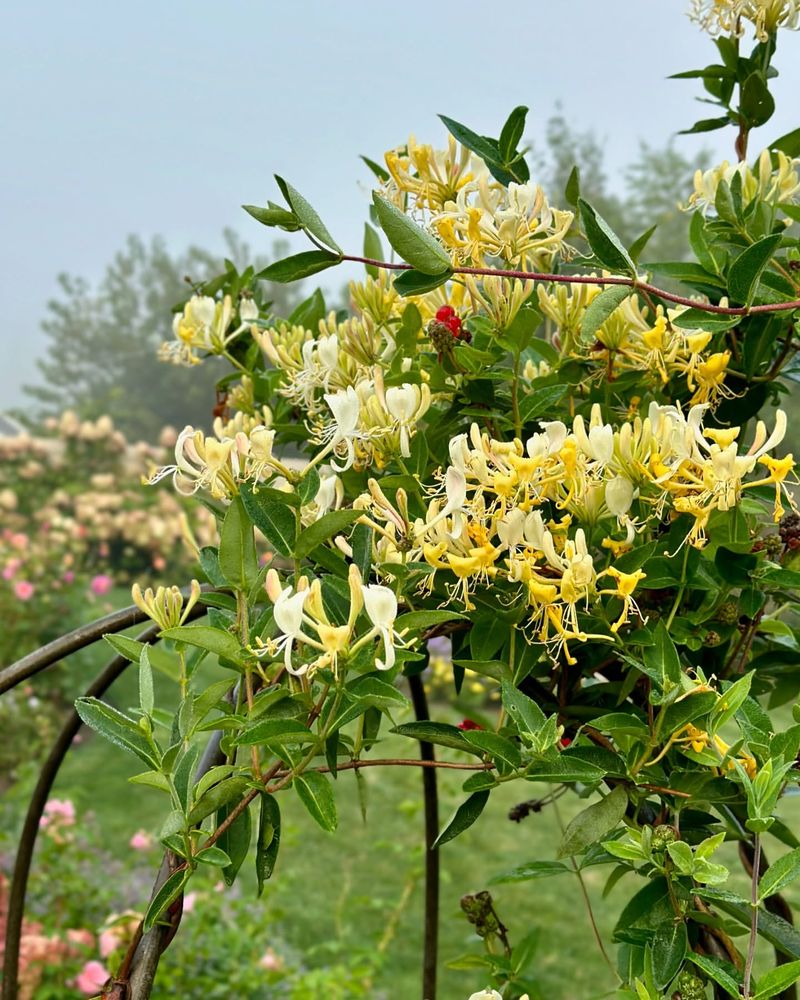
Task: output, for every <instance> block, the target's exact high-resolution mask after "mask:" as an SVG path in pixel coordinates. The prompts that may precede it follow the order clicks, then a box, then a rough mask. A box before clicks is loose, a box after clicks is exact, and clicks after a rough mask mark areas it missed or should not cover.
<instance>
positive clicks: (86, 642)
mask: <svg viewBox="0 0 800 1000" xmlns="http://www.w3.org/2000/svg"><path fill="white" fill-rule="evenodd" d="M188 593H189V590H188V588H187V589H186V590H185V591H184V594H185V595H188ZM206 610H207V609H206V608H205V606H204V605H202V604H197V605H195V607H193V608H192V609H191V611H190V612H189V615H187V621H189V620H193V619H196V618H201V617H202V616H203V615H205V614H206ZM146 620H147V616H146V615H145V614H144V613H143V612H142V611H140V610H139V608H137V607H136V606H135V605H134V606H131V607H128V608H123V609H122V610H121V611H115V612H113V613H112V614H110V615H106V616H104V617H103V618H98V619H97V620H96V621H93V622H91V623H89V624H88V625H82V626H80V627H79V628H77V629H74V630H73V631H72V632H68V633H67V634H66V635H64V636H60V637H59V638H58V639H55V640H53V642H50V643H48V644H47V645H46V646H42V647H41V649H38V650H35V651H34V652H33V653H30V654H28V655H27V656H25V657H23V658H22V659H20V660H18V661H17V662H16V663H13V664H11V666H9V667H6V668H5V669H4V670H2V671H0V694H3V693H5V692H6V691H9V690H11V689H12V688H14V687H16V685H18V684H20V683H22V681H24V680H27V679H28V678H29V677H32V676H34V675H35V674H37V673H40V672H41V671H43V670H46V669H47V668H48V667H50V666H52V665H53V664H55V663H57V662H59V661H60V660H61V659H63V658H64V657H66V656H69V655H70V654H71V653H74V652H77V651H78V650H80V649H84V648H86V647H87V646H90V645H92V644H93V643H95V642H98V641H99V640H100V639H102V638H103V636H104V635H108V634H110V633H115V632H122V631H124V630H125V629H127V628H130V627H131V626H133V625H137V624H140V623H141V622H142V621H146ZM158 632H159V628H158V626H157V625H151V626H150V627H149V628H147V629H145V631H144V632H142V633H141V634H140V635H139V636H137V640H138V641H139V642H143V643H147V644H151V643H153V642H156V641H157V639H158ZM128 663H129V661H128V660H127V659H126V658H125V657H122V656H115V657H114V658H113V659H112V660H111V661H110V662H109V663H108V665H107V666H106V668H105V669H104V670H103V672H102V673H101V674H100V675H99V676H98V677H97V678H96V679H95V681H94V682H93V683H92V684H91V685H90V686H89V688H88V689H87V691H86V695H87V696H88V697H99V696H100V695H102V694H104V693H105V692H106V691H107V690H108V688H109V687H110V686H111V685H112V684H113V683H114V681H115V680H116V679H117V678H118V677H119V675H120V674H121V673H122V672H123V671H124V670H125V668H126V667H127V666H128ZM82 725H83V723H82V721H81V719H80V717H79V716H78V713H77V712H76V711H75V710H74V709H72V710H71V711H70V714H69V716H68V718H67V720H66V722H65V723H64V725H63V727H62V729H61V731H60V732H59V734H58V737H57V739H56V741H55V743H54V744H53V746H52V748H51V750H50V753H49V754H48V757H47V760H46V761H45V763H44V764H43V766H42V769H41V772H40V774H39V779H38V781H37V783H36V787H35V789H34V791H33V794H32V796H31V799H30V802H29V804H28V810H27V813H26V816H25V821H24V823H23V827H22V832H21V834H20V839H19V846H18V848H17V855H16V858H15V862H14V872H13V875H12V881H11V887H10V891H9V899H8V914H7V922H6V937H5V948H4V956H3V984H2V985H3V992H2V1000H17V995H18V978H19V952H20V941H21V934H22V921H23V916H24V911H25V898H26V894H27V887H28V877H29V874H30V870H31V862H32V860H33V852H34V848H35V845H36V837H37V834H38V832H39V821H40V819H41V817H42V815H43V814H44V807H45V803H46V802H47V799H48V797H49V794H50V791H51V789H52V787H53V784H54V782H55V779H56V777H57V775H58V772H59V770H60V768H61V765H62V763H63V761H64V759H65V757H66V755H67V753H68V751H69V749H70V747H71V746H72V742H73V740H74V738H75V735H76V734H77V733H78V731H79V730H80V728H81V726H82Z"/></svg>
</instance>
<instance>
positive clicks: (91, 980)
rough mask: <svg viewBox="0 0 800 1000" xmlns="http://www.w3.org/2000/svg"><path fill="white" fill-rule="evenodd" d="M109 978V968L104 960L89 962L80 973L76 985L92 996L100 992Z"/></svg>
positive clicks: (86, 994)
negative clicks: (104, 963)
mask: <svg viewBox="0 0 800 1000" xmlns="http://www.w3.org/2000/svg"><path fill="white" fill-rule="evenodd" d="M108 978H109V972H108V969H107V968H106V967H105V966H104V965H103V963H102V962H97V961H92V962H87V963H86V965H84V967H83V968H82V969H81V971H80V973H79V974H78V978H77V979H76V980H75V985H76V986H77V988H78V989H79V990H80V991H81V993H83V994H84V995H85V996H87V997H90V996H94V995H95V993H99V992H100V990H101V989H102V988H103V986H104V985H105V983H106V980H107V979H108Z"/></svg>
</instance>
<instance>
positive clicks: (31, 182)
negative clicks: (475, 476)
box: [0, 0, 800, 410]
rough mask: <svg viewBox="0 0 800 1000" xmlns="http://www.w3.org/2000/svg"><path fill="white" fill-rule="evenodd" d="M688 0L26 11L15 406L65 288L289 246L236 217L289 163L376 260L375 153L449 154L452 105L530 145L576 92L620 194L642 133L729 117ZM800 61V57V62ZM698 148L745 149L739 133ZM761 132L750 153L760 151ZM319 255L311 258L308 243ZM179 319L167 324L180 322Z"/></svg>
mask: <svg viewBox="0 0 800 1000" xmlns="http://www.w3.org/2000/svg"><path fill="white" fill-rule="evenodd" d="M686 6H687V0H604V2H603V3H602V4H601V3H597V2H596V0H569V2H567V0H524V2H523V0H506V2H505V3H502V4H494V3H487V2H486V0H458V2H455V0H436V2H432V0H394V2H392V3H387V2H382V3H381V2H375V0H372V2H367V0H344V2H341V3H331V2H329V0H283V2H275V0H258V2H257V0H228V2H227V3H224V4H223V3H219V2H218V0H215V2H210V0H159V2H156V0H139V2H137V3H126V4H122V3H108V2H107V0H103V2H101V0H76V2H74V3H63V2H60V0H50V2H38V3H37V2H36V0H26V2H25V3H23V2H22V0H16V2H13V3H9V4H6V5H5V6H4V16H3V28H2V37H0V81H1V82H2V95H3V97H2V102H0V126H2V127H1V128H0V136H2V140H1V141H2V149H3V152H2V157H1V158H0V219H1V220H2V222H1V223H0V224H1V225H2V229H1V230H0V231H1V232H2V241H1V242H0V282H2V288H3V299H2V301H3V313H4V320H3V322H2V324H1V325H0V356H2V359H3V363H2V364H1V365H0V392H2V396H1V397H0V410H2V409H3V408H5V407H6V406H11V405H15V404H18V403H20V402H21V400H22V397H21V394H20V392H19V386H20V385H21V383H23V382H25V381H28V380H30V379H31V377H32V375H33V373H34V365H33V360H34V357H35V356H36V354H37V353H38V352H40V351H41V350H43V348H44V343H45V342H44V339H43V337H42V336H41V334H40V332H39V323H40V321H41V319H42V318H43V315H44V311H45V305H46V302H47V300H48V298H49V297H51V296H52V295H53V294H54V293H55V291H56V284H55V278H56V275H57V274H58V273H59V272H62V271H68V272H71V273H74V274H79V275H82V276H84V277H86V278H88V279H90V280H92V281H95V280H97V279H98V278H99V277H100V276H101V275H102V273H103V270H104V268H105V266H106V264H107V263H108V262H109V261H110V259H111V258H112V256H113V254H114V252H115V251H116V250H117V249H119V248H120V246H121V245H122V243H123V241H124V239H125V237H126V235H127V234H129V233H138V234H140V235H141V236H143V237H145V238H149V237H151V236H153V235H155V234H161V235H163V236H164V237H165V238H166V240H167V242H168V244H169V245H170V247H172V248H174V249H175V250H179V249H181V248H183V247H185V246H186V245H187V244H189V243H197V244H200V245H203V246H206V247H208V248H209V249H216V248H217V247H220V245H221V231H222V229H223V228H224V227H226V226H233V227H235V228H237V229H238V230H239V232H240V233H242V235H244V236H245V237H246V238H247V239H248V240H249V241H250V242H251V243H253V244H256V245H258V244H259V242H262V245H263V246H268V245H269V243H270V241H271V239H272V235H271V233H270V232H269V231H267V230H264V229H263V228H262V227H260V226H258V224H257V223H255V222H252V221H251V220H249V219H248V218H247V217H245V216H244V214H243V213H242V212H241V210H240V209H239V205H240V204H241V203H242V202H255V203H264V202H266V200H267V198H268V197H275V195H276V193H277V192H276V190H275V187H274V183H273V181H272V174H273V173H280V174H282V175H283V176H285V177H286V178H287V179H289V180H290V181H291V182H292V183H293V184H294V186H295V187H296V188H298V189H299V190H300V191H302V192H303V193H304V194H305V195H306V197H308V198H309V199H310V200H311V201H312V203H313V204H314V205H315V206H316V207H317V208H318V210H319V211H320V213H321V215H322V216H323V218H324V219H325V221H326V223H327V224H328V228H329V229H330V230H331V232H332V233H333V234H334V236H335V237H336V238H337V240H338V241H339V242H340V243H341V244H342V245H343V246H344V247H345V248H348V249H351V250H358V249H359V248H360V245H361V233H362V231H363V228H362V227H363V219H364V214H365V211H366V204H367V201H368V186H369V178H368V175H367V174H366V172H365V169H364V168H363V167H362V166H361V164H360V161H359V160H358V159H357V157H358V154H359V153H366V154H367V155H371V156H373V157H374V158H376V159H379V158H380V155H381V153H382V151H383V150H385V149H387V148H389V147H392V146H395V145H398V144H400V143H402V142H404V141H405V140H406V138H407V137H408V134H409V133H410V132H414V134H415V135H416V136H417V138H418V139H420V140H424V141H432V142H434V143H438V142H440V141H441V140H442V138H443V129H442V127H441V126H440V124H439V123H438V121H437V119H436V113H437V112H442V113H446V114H448V115H450V116H451V117H453V118H456V119H458V120H460V121H464V122H465V123H467V124H469V125H470V126H471V127H472V128H474V129H476V130H477V131H479V132H484V133H487V134H495V135H496V134H497V132H498V129H499V126H500V125H501V124H502V121H503V119H504V117H505V114H506V113H507V112H508V111H509V110H510V109H511V107H513V106H514V105H516V104H520V103H523V104H528V105H529V106H530V108H531V114H530V116H529V119H528V126H529V127H528V130H527V136H526V137H527V138H530V139H532V140H533V141H534V142H535V141H536V139H537V137H538V136H539V134H540V130H541V127H542V125H543V123H544V122H545V120H546V119H547V117H548V116H549V115H550V114H551V113H552V111H553V109H554V106H555V103H556V102H557V101H561V103H562V104H563V107H564V109H565V112H566V113H567V115H568V117H569V119H570V120H571V121H572V122H574V124H575V126H576V127H578V128H581V129H583V128H594V129H595V130H596V131H597V133H598V135H599V136H600V137H601V138H602V139H603V141H604V146H605V150H606V156H607V165H608V168H609V175H610V177H611V181H612V184H613V183H614V175H615V173H616V174H619V172H620V171H621V170H622V168H623V167H624V165H625V164H626V163H627V162H629V161H630V159H631V158H632V157H633V156H634V155H635V153H636V148H637V143H638V140H639V139H640V138H645V139H647V140H648V141H650V142H652V143H654V144H661V143H662V142H664V141H665V140H666V139H667V138H668V137H669V135H670V134H672V133H674V132H675V131H676V130H677V129H679V128H682V127H685V126H686V125H687V124H688V123H690V122H692V121H693V120H694V119H695V118H702V117H708V116H710V115H713V114H714V113H715V111H714V109H710V108H708V107H704V106H703V105H699V104H696V103H695V102H694V101H693V96H694V94H696V93H697V92H698V85H697V83H696V81H680V82H675V81H667V80H666V79H665V78H666V77H667V75H668V74H669V73H673V72H677V71H679V70H682V69H688V68H694V67H696V66H701V65H705V63H706V62H711V61H714V53H715V51H716V50H715V49H714V48H713V46H712V45H711V43H710V41H709V39H708V38H707V37H706V36H704V35H703V34H702V33H701V32H700V31H699V30H698V29H697V28H696V26H694V25H693V24H691V23H690V22H689V21H688V19H687V18H686V17H685V16H683V14H684V11H685V9H686ZM781 41H782V45H781V47H780V49H779V53H778V59H777V65H778V66H779V68H780V70H781V78H780V79H779V80H778V81H776V83H775V86H774V92H775V94H776V96H777V99H778V108H779V110H778V112H777V114H776V115H775V117H774V118H773V120H772V121H771V122H770V123H769V124H768V126H767V127H766V128H765V129H764V130H762V131H763V132H764V135H763V136H762V139H763V140H764V141H766V140H769V139H770V138H775V137H776V136H778V135H782V134H783V133H784V132H788V131H789V130H791V129H792V128H794V127H796V125H797V121H796V120H795V119H794V118H792V115H791V113H790V110H791V108H792V106H793V105H795V106H796V95H797V94H798V93H800V59H798V58H797V47H798V45H800V37H798V36H792V35H787V34H786V33H783V36H782V39H781ZM791 56H793V57H794V58H791ZM723 134H725V136H726V138H725V139H724V140H723V139H719V138H717V137H718V136H720V135H721V133H712V134H711V135H710V136H701V137H685V138H684V137H681V138H680V139H679V142H680V143H681V149H684V150H686V151H687V152H691V151H692V150H694V149H697V148H698V147H699V146H700V145H702V144H705V145H707V146H709V147H711V148H712V149H714V150H715V152H717V153H718V154H719V158H720V159H722V158H723V157H724V156H730V150H729V148H728V146H729V144H730V137H729V136H728V134H727V133H723ZM757 143H758V136H755V137H754V138H753V144H752V145H751V149H756V148H757ZM297 249H305V246H302V247H300V246H299V245H298V246H297ZM164 329H165V331H168V329H169V317H166V316H165V318H164Z"/></svg>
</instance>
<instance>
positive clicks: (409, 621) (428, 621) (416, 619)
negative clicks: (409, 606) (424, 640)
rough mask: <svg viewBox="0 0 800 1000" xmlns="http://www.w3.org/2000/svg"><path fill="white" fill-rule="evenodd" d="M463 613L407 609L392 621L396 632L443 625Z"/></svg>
mask: <svg viewBox="0 0 800 1000" xmlns="http://www.w3.org/2000/svg"><path fill="white" fill-rule="evenodd" d="M462 618H464V615H462V614H459V612H458V611H409V612H407V613H406V614H404V615H400V617H399V618H397V620H396V621H395V623H394V626H395V628H396V629H397V631H398V632H401V631H402V630H403V629H405V628H407V629H408V630H409V631H410V632H419V631H421V630H422V629H428V628H432V627H433V626H434V625H444V624H445V623H446V622H453V621H458V620H459V619H462Z"/></svg>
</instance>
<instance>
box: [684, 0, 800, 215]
mask: <svg viewBox="0 0 800 1000" xmlns="http://www.w3.org/2000/svg"><path fill="white" fill-rule="evenodd" d="M799 9H800V8H799ZM773 157H774V158H775V165H773ZM798 169H800V159H798V158H796V157H795V158H792V157H789V156H787V155H786V153H784V152H782V151H780V150H778V151H776V152H775V153H771V152H770V151H769V150H768V149H764V150H762V152H761V154H760V155H759V157H758V160H757V161H756V163H755V165H754V166H753V167H751V166H750V165H749V164H748V163H747V162H746V161H745V160H742V161H740V162H739V163H729V162H728V160H723V161H722V163H720V164H719V165H718V166H716V167H712V168H711V169H710V170H705V171H704V170H698V171H696V172H695V175H694V192H693V193H692V194H691V195H690V196H689V200H688V202H687V204H686V205H685V206H684V207H685V208H686V209H690V210H691V209H698V208H699V209H701V210H702V212H703V214H705V213H707V212H708V210H709V209H713V208H714V204H715V201H716V197H717V190H718V189H719V185H720V182H721V181H724V182H725V183H726V184H727V185H728V186H730V184H731V182H732V181H733V179H734V177H738V178H739V179H740V181H741V185H742V200H743V202H744V204H749V203H750V202H751V201H752V200H753V198H759V199H761V201H764V202H766V203H767V204H768V205H772V206H775V207H778V206H780V205H781V204H785V203H794V202H796V201H797V199H798V194H800V176H799V175H798Z"/></svg>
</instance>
